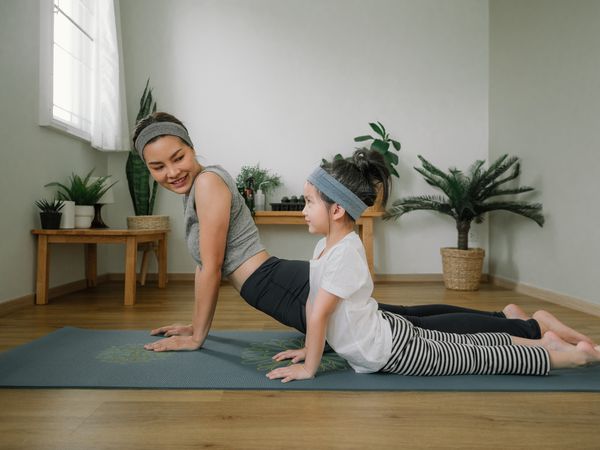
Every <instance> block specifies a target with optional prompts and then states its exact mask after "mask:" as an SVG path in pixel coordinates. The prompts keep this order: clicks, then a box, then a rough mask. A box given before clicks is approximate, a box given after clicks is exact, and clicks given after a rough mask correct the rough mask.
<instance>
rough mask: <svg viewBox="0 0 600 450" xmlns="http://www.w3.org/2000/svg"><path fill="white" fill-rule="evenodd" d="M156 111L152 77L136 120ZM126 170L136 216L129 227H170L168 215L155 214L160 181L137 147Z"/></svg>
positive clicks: (147, 81) (142, 97) (128, 223)
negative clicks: (155, 177) (158, 181)
mask: <svg viewBox="0 0 600 450" xmlns="http://www.w3.org/2000/svg"><path fill="white" fill-rule="evenodd" d="M154 112H156V101H155V100H154V98H153V96H152V89H151V88H150V79H148V80H146V86H145V87H144V91H143V92H142V96H141V98H140V108H139V110H138V113H137V116H136V118H135V122H136V123H137V122H139V121H140V120H141V119H143V118H144V117H146V116H147V115H149V114H152V113H154ZM125 172H126V174H127V185H128V187H129V195H130V196H131V202H132V203H133V210H134V214H135V216H129V217H127V227H128V228H136V229H140V228H142V229H144V228H169V217H168V216H157V215H154V214H153V212H154V203H155V200H156V192H157V190H158V183H157V182H156V181H155V180H154V179H153V178H152V177H151V176H150V171H149V170H148V167H146V163H145V162H144V161H143V160H142V158H140V155H139V154H138V152H137V151H136V150H135V148H132V149H131V151H130V152H129V155H128V157H127V163H126V165H125Z"/></svg>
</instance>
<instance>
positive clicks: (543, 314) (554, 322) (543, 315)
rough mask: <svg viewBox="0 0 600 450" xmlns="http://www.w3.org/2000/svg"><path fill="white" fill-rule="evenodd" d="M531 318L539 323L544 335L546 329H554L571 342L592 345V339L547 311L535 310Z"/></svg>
mask: <svg viewBox="0 0 600 450" xmlns="http://www.w3.org/2000/svg"><path fill="white" fill-rule="evenodd" d="M533 318H534V319H535V320H536V321H537V323H538V324H539V325H540V331H541V333H542V335H544V336H545V333H546V331H554V332H555V333H556V334H557V335H558V336H560V337H561V338H562V339H564V340H565V341H567V342H570V343H571V344H577V343H578V342H587V343H589V344H591V345H592V347H593V346H594V345H596V344H594V341H592V340H591V339H590V338H589V337H587V336H586V335H585V334H581V333H579V332H578V331H575V330H574V329H573V328H571V327H569V326H567V325H565V324H564V323H562V322H561V321H560V320H558V319H557V318H556V317H554V316H553V315H552V314H550V313H549V312H548V311H543V310H540V311H536V312H535V313H533Z"/></svg>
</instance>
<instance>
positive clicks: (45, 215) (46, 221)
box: [35, 198, 64, 230]
mask: <svg viewBox="0 0 600 450" xmlns="http://www.w3.org/2000/svg"><path fill="white" fill-rule="evenodd" d="M35 204H36V206H37V207H38V208H39V210H40V221H41V223H42V228H43V229H45V230H57V229H58V228H60V218H61V216H62V213H61V212H60V210H61V209H62V208H63V206H64V202H63V201H62V200H58V199H54V200H52V201H48V200H46V199H45V198H43V199H41V200H37V201H36V202H35Z"/></svg>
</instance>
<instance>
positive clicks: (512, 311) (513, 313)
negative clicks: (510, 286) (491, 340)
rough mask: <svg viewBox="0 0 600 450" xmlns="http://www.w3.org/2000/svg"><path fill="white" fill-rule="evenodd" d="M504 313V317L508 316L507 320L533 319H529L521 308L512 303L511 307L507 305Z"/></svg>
mask: <svg viewBox="0 0 600 450" xmlns="http://www.w3.org/2000/svg"><path fill="white" fill-rule="evenodd" d="M502 312H503V313H504V315H505V316H506V318H507V319H521V320H529V319H531V317H529V316H528V315H527V313H525V311H523V310H522V309H521V307H520V306H518V305H514V304H512V303H511V304H510V305H506V306H505V307H504V309H503V310H502Z"/></svg>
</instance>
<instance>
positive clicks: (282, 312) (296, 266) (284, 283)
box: [240, 256, 310, 333]
mask: <svg viewBox="0 0 600 450" xmlns="http://www.w3.org/2000/svg"><path fill="white" fill-rule="evenodd" d="M309 267H310V266H309V263H308V262H307V261H291V260H285V259H279V258H276V257H274V256H272V257H271V258H269V259H268V260H267V261H265V262H264V263H263V264H262V265H261V266H260V267H259V268H258V269H256V271H255V272H254V273H253V274H252V275H250V277H248V279H247V280H246V282H245V283H244V285H243V286H242V288H241V289H240V295H241V296H242V298H243V299H244V300H246V302H248V304H249V305H250V306H253V307H254V308H256V309H258V310H259V311H262V312H264V313H265V314H267V315H269V316H271V317H272V318H274V319H275V320H277V321H278V322H280V323H282V324H284V325H287V326H290V327H293V328H295V329H296V330H298V331H300V332H301V333H306V312H305V309H304V307H305V304H306V300H307V299H308V292H309Z"/></svg>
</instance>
